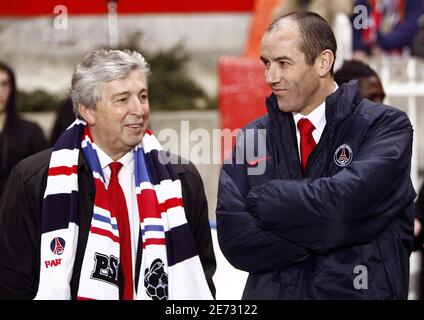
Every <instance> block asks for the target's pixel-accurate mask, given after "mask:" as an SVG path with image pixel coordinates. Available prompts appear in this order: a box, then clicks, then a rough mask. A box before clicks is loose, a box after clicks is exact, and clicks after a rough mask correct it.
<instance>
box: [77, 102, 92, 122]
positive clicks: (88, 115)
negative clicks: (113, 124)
mask: <svg viewBox="0 0 424 320" xmlns="http://www.w3.org/2000/svg"><path fill="white" fill-rule="evenodd" d="M78 110H79V113H80V115H81V117H82V118H83V119H84V120H85V121H86V122H87V124H88V125H94V124H95V117H94V109H93V108H88V107H86V106H84V105H82V104H79V105H78Z"/></svg>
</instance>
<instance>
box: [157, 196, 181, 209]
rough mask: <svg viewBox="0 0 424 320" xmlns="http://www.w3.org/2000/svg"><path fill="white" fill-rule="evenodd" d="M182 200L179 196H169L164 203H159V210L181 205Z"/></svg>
mask: <svg viewBox="0 0 424 320" xmlns="http://www.w3.org/2000/svg"><path fill="white" fill-rule="evenodd" d="M182 206H183V201H182V199H181V198H171V199H168V200H165V202H164V203H161V204H160V209H161V212H165V211H167V210H168V209H172V208H176V207H182Z"/></svg>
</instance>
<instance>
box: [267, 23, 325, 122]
mask: <svg viewBox="0 0 424 320" xmlns="http://www.w3.org/2000/svg"><path fill="white" fill-rule="evenodd" d="M299 41H300V33H299V28H298V26H297V24H296V22H293V21H291V20H285V21H283V22H282V24H281V25H280V27H279V28H278V29H277V30H274V31H271V32H270V33H266V34H265V35H264V36H263V38H262V42H261V60H262V62H263V63H264V65H265V79H266V81H267V82H268V84H269V85H270V87H271V89H272V91H273V92H274V94H275V96H276V97H277V101H278V107H279V108H280V109H281V110H282V111H284V112H300V113H303V114H308V113H309V112H311V111H312V110H313V109H314V108H315V107H317V106H318V105H319V104H320V103H321V101H318V99H319V98H318V91H319V90H318V89H319V84H320V77H319V73H318V67H317V63H315V64H314V65H312V66H310V65H308V64H307V63H306V60H305V55H304V53H303V52H302V51H300V49H299V45H298V44H299Z"/></svg>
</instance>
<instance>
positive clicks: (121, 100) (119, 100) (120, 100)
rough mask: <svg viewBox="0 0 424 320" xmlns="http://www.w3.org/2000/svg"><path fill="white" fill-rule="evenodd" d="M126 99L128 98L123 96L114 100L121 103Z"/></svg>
mask: <svg viewBox="0 0 424 320" xmlns="http://www.w3.org/2000/svg"><path fill="white" fill-rule="evenodd" d="M127 100H128V98H127V97H125V98H120V99H118V100H116V102H120V103H123V102H126V101H127Z"/></svg>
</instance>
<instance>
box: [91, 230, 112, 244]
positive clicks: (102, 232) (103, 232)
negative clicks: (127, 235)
mask: <svg viewBox="0 0 424 320" xmlns="http://www.w3.org/2000/svg"><path fill="white" fill-rule="evenodd" d="M90 232H91V233H94V234H98V235H100V236H105V237H108V238H109V239H111V240H112V241H113V242H119V238H118V237H117V236H115V235H114V234H113V233H112V232H110V231H107V230H104V229H100V228H96V227H91V228H90Z"/></svg>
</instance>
